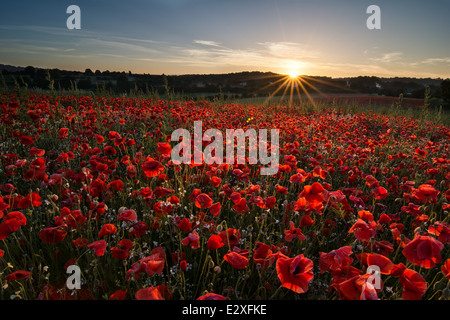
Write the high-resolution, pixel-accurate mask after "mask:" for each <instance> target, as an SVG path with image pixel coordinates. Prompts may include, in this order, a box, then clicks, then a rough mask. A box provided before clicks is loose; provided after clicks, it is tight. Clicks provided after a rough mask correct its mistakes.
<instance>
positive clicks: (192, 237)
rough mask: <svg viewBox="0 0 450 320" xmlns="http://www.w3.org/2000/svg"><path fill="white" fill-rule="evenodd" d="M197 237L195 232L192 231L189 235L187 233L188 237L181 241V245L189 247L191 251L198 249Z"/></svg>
mask: <svg viewBox="0 0 450 320" xmlns="http://www.w3.org/2000/svg"><path fill="white" fill-rule="evenodd" d="M199 239H200V237H199V235H198V233H197V232H196V231H193V232H191V233H189V235H188V236H187V237H186V238H184V239H183V240H181V244H182V245H183V246H188V245H190V246H191V248H192V249H198V248H200V243H199Z"/></svg>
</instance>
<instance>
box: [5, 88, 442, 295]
mask: <svg viewBox="0 0 450 320" xmlns="http://www.w3.org/2000/svg"><path fill="white" fill-rule="evenodd" d="M0 108H1V113H0V121H1V130H0V156H1V165H0V240H1V241H0V299H2V300H11V299H24V300H86V299H92V300H109V299H110V300H114V299H119V300H122V299H124V300H136V299H137V300H146V299H165V300H197V299H222V300H224V299H227V300H241V299H242V300H268V299H275V300H296V299H302V300H308V299H309V300H363V299H371V300H376V299H381V300H401V299H403V300H443V299H450V248H449V247H450V245H449V243H450V218H449V211H450V204H449V203H450V159H449V153H450V143H449V141H450V128H449V127H447V126H445V125H441V124H439V123H434V122H431V121H428V120H424V119H420V118H411V117H406V116H402V115H399V114H379V113H376V112H372V111H368V112H366V111H361V112H346V111H345V110H343V109H339V108H332V107H330V108H310V109H306V108H300V107H299V108H295V107H287V106H286V107H285V106H271V107H268V106H262V105H245V104H239V103H219V102H211V101H191V100H188V101H183V100H170V99H168V100H163V99H157V98H126V97H120V98H117V97H106V96H105V97H101V96H83V95H68V94H64V95H63V94H61V95H44V94H16V93H3V94H2V95H1V97H0ZM198 120H201V121H202V122H203V130H204V131H205V130H207V129H209V128H216V129H219V130H223V131H225V130H226V129H229V128H232V129H243V130H247V129H256V130H257V129H278V130H279V134H280V137H279V146H277V147H278V148H279V166H278V171H277V173H276V174H275V175H261V174H260V169H261V167H260V165H258V164H257V165H250V164H248V161H247V162H246V164H220V165H218V164H211V165H207V164H205V163H203V164H195V163H192V164H176V163H174V162H173V161H172V160H171V151H172V148H173V147H174V145H175V144H177V143H178V142H176V141H171V139H170V138H171V134H172V132H173V131H174V130H176V129H178V128H186V129H188V130H190V129H191V128H192V126H193V124H194V121H198ZM190 132H192V130H190ZM247 151H248V150H247ZM70 266H77V267H78V268H79V270H80V279H81V280H80V287H79V288H71V287H70V286H68V278H69V277H70V276H71V272H69V271H70V270H71V269H70ZM373 268H376V269H377V270H378V271H379V273H378V275H377V276H376V277H377V278H376V279H375V276H374V274H372V273H370V272H368V270H371V269H373ZM374 279H375V280H376V281H373V282H370V281H369V280H371V281H372V280H374Z"/></svg>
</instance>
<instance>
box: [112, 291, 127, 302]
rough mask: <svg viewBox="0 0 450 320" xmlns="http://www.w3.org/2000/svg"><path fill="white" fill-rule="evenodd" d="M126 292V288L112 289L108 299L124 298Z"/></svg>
mask: <svg viewBox="0 0 450 320" xmlns="http://www.w3.org/2000/svg"><path fill="white" fill-rule="evenodd" d="M127 292H128V290H126V289H125V290H122V289H119V290H116V291H114V293H113V294H111V295H110V296H109V300H125V298H126V296H127Z"/></svg>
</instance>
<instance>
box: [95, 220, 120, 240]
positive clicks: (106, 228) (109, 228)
mask: <svg viewBox="0 0 450 320" xmlns="http://www.w3.org/2000/svg"><path fill="white" fill-rule="evenodd" d="M116 232H117V227H116V226H115V225H113V224H111V223H107V224H105V225H103V227H102V228H101V229H100V231H99V232H98V237H99V238H103V237H104V236H109V235H111V234H115V233H116Z"/></svg>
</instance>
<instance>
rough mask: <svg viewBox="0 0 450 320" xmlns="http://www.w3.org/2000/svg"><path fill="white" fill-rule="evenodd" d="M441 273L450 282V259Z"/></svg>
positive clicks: (443, 266)
mask: <svg viewBox="0 0 450 320" xmlns="http://www.w3.org/2000/svg"><path fill="white" fill-rule="evenodd" d="M441 271H442V273H443V274H444V276H445V277H446V278H447V279H449V280H450V259H447V260H445V262H444V264H443V265H442V266H441Z"/></svg>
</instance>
